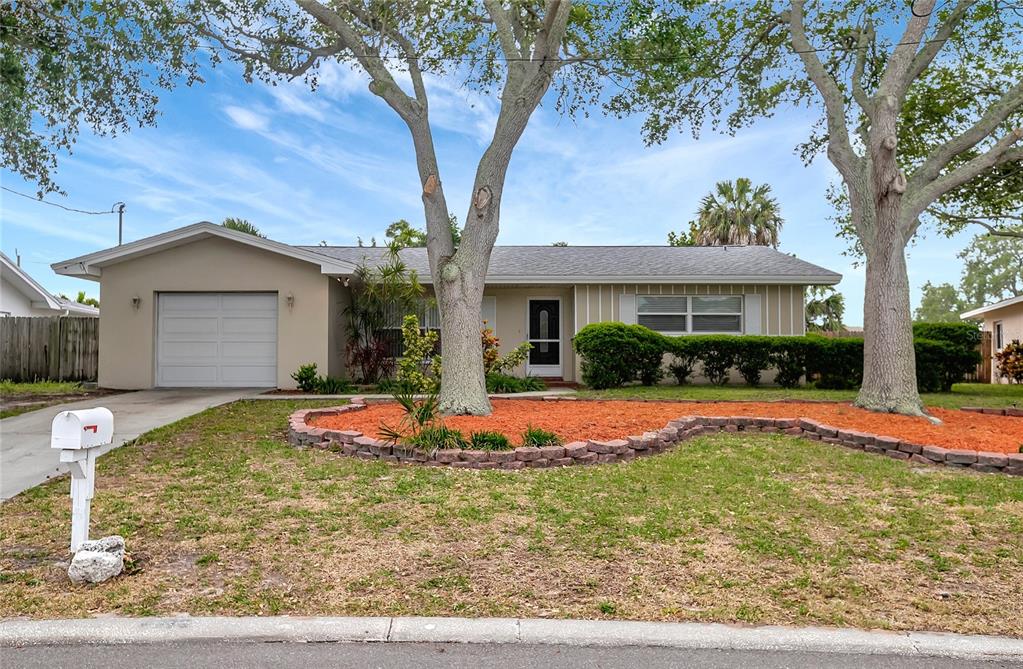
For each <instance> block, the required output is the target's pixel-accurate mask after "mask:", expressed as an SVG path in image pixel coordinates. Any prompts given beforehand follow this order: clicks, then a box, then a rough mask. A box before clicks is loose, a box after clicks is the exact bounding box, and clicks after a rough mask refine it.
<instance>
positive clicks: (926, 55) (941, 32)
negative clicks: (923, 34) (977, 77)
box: [906, 0, 977, 82]
mask: <svg viewBox="0 0 1023 669" xmlns="http://www.w3.org/2000/svg"><path fill="white" fill-rule="evenodd" d="M975 4H977V0H959V2H958V3H957V4H956V6H955V8H954V9H953V10H952V13H951V14H949V15H948V17H947V18H946V19H945V22H944V23H942V24H941V27H939V28H938V32H937V33H935V35H934V37H933V38H932V39H930V40H928V41H927V43H926V44H924V46H923V48H922V49H920V51H919V52H917V54H916V56H914V57H913V62H912V63H910V65H909V72H908V73H907V75H906V80H907V81H909V82H913V81H916V78H917V77H919V76H920V75H921V74H923V72H924V70H926V69H927V68H928V67H929V66H930V64H931V62H932V61H933V60H934V58H935V57H936V56H937V55H938V52H939V51H941V50H942V48H944V46H945V43H946V42H947V41H948V39H949V38H950V37H951V36H952V33H953V32H955V29H956V28H957V27H958V26H959V24H960V23H962V20H963V18H965V17H966V13H967V12H968V11H969V10H970V8H971V7H973V5H975Z"/></svg>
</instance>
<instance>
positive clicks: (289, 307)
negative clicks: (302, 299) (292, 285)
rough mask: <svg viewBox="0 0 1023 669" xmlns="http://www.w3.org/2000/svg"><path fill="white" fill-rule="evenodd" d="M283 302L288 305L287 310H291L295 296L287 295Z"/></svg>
mask: <svg viewBox="0 0 1023 669" xmlns="http://www.w3.org/2000/svg"><path fill="white" fill-rule="evenodd" d="M284 301H285V302H287V304H288V309H292V308H294V306H295V296H294V295H293V294H291V293H288V296H287V297H285V298H284Z"/></svg>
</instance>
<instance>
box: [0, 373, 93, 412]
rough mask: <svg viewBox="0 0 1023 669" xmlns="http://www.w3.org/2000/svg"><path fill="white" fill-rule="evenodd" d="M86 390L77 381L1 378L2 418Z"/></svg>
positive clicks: (54, 402)
mask: <svg viewBox="0 0 1023 669" xmlns="http://www.w3.org/2000/svg"><path fill="white" fill-rule="evenodd" d="M85 392H86V391H85V389H84V388H82V384H80V383H77V382H75V381H32V382H21V381H11V380H10V379H3V380H0V419H3V418H10V417H11V416H17V415H19V414H23V413H28V412H29V411H35V410H37V409H45V408H46V407H48V406H53V405H54V404H60V403H61V402H64V401H66V400H67V399H68V398H69V397H70V396H78V395H82V394H84V393H85Z"/></svg>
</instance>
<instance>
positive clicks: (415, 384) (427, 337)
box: [397, 314, 441, 393]
mask: <svg viewBox="0 0 1023 669" xmlns="http://www.w3.org/2000/svg"><path fill="white" fill-rule="evenodd" d="M438 336H439V335H438V334H437V331H436V330H426V331H425V332H424V331H423V330H421V329H420V327H419V318H418V317H417V316H415V315H414V314H409V315H407V316H405V319H404V320H403V321H402V324H401V340H402V343H403V345H404V347H405V351H404V353H403V355H402V356H401V358H399V359H398V371H397V379H398V383H399V384H401V387H403V388H412V389H414V390H415V391H416V392H420V393H432V392H436V391H437V390H438V388H439V387H440V374H441V369H440V364H441V363H440V356H439V355H435V351H436V349H437V338H438Z"/></svg>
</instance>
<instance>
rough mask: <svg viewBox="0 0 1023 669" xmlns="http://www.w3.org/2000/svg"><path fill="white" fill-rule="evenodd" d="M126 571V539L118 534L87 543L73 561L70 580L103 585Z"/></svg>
mask: <svg viewBox="0 0 1023 669" xmlns="http://www.w3.org/2000/svg"><path fill="white" fill-rule="evenodd" d="M123 570H124V539H123V538H121V537H119V536H117V535H116V534H115V535H114V536H111V537H103V538H102V539H97V540H95V541H86V542H84V543H83V544H82V547H81V548H79V549H78V552H76V553H75V556H74V558H72V559H71V566H69V567H68V568H67V575H68V578H70V579H71V580H72V582H74V583H101V582H102V581H105V580H107V579H110V578H113V577H114V576H117V575H118V574H120V573H121V571H123Z"/></svg>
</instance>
